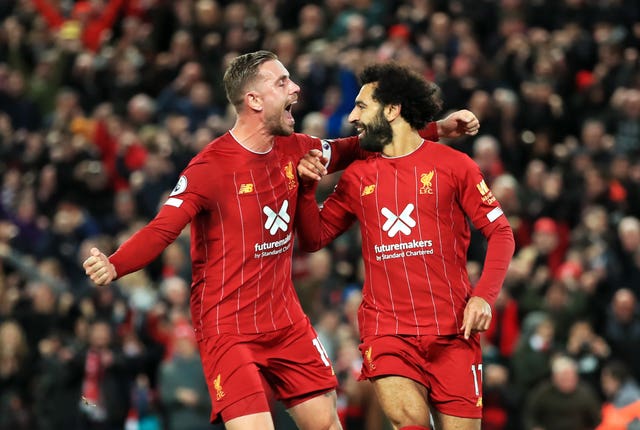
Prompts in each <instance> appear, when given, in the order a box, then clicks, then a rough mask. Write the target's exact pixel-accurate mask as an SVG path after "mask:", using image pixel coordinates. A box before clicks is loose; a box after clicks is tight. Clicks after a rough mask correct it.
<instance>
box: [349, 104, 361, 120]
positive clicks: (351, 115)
mask: <svg viewBox="0 0 640 430" xmlns="http://www.w3.org/2000/svg"><path fill="white" fill-rule="evenodd" d="M356 110H357V108H355V107H354V108H353V109H352V110H351V112H350V113H349V117H348V118H347V119H348V120H349V122H350V123H354V122H356V121H358V119H359V116H358V113H357V112H356Z"/></svg>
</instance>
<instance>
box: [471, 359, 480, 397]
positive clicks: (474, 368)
mask: <svg viewBox="0 0 640 430" xmlns="http://www.w3.org/2000/svg"><path fill="white" fill-rule="evenodd" d="M471 373H473V387H474V388H475V390H476V396H479V395H480V390H479V388H478V374H480V384H482V363H480V364H472V365H471Z"/></svg>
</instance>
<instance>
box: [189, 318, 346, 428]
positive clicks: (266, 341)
mask: <svg viewBox="0 0 640 430" xmlns="http://www.w3.org/2000/svg"><path fill="white" fill-rule="evenodd" d="M198 345H199V348H200V357H201V359H202V367H203V369H204V375H205V378H206V380H207V386H208V388H209V394H210V396H211V404H212V411H211V422H217V421H219V420H220V419H222V421H224V422H226V421H229V420H231V419H233V418H237V417H241V416H244V415H249V414H254V413H258V412H269V411H270V410H271V409H270V407H269V400H268V398H269V397H268V395H267V393H266V391H265V386H264V384H263V381H264V382H266V383H267V384H268V385H269V387H270V388H271V390H272V391H273V394H274V396H275V398H276V399H278V400H281V401H282V402H283V403H284V405H285V406H286V407H287V408H291V407H293V406H295V405H297V404H300V403H302V402H304V401H306V400H309V399H311V398H313V397H316V396H318V395H321V394H324V393H327V392H329V391H331V390H335V389H336V387H337V385H338V381H337V379H336V377H335V374H334V372H333V367H332V366H331V363H330V362H329V358H328V357H327V354H326V352H325V350H324V347H323V346H322V344H321V343H320V341H319V339H318V335H317V333H316V332H315V330H314V329H313V327H312V326H311V323H310V322H309V319H308V318H305V319H303V320H301V321H299V322H297V323H295V324H294V325H292V326H290V327H286V328H283V329H280V330H276V331H273V332H269V333H259V334H248V335H237V334H221V335H215V336H211V337H208V338H205V339H203V340H202V341H200V342H199V344H198Z"/></svg>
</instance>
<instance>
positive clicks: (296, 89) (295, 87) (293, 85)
mask: <svg viewBox="0 0 640 430" xmlns="http://www.w3.org/2000/svg"><path fill="white" fill-rule="evenodd" d="M291 93H292V94H298V93H300V86H299V85H298V84H296V83H295V82H293V81H291Z"/></svg>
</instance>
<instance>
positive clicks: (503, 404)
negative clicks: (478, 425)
mask: <svg viewBox="0 0 640 430" xmlns="http://www.w3.org/2000/svg"><path fill="white" fill-rule="evenodd" d="M482 375H483V376H482V383H483V386H482V408H483V411H482V430H507V429H516V428H519V424H518V422H517V414H516V411H517V409H516V407H517V402H516V399H514V398H513V396H512V395H511V390H512V388H511V387H510V382H509V369H507V367H505V366H503V365H501V364H495V363H491V362H489V363H486V362H485V363H484V367H483V370H482Z"/></svg>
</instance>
